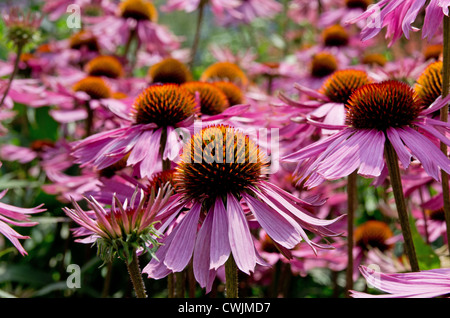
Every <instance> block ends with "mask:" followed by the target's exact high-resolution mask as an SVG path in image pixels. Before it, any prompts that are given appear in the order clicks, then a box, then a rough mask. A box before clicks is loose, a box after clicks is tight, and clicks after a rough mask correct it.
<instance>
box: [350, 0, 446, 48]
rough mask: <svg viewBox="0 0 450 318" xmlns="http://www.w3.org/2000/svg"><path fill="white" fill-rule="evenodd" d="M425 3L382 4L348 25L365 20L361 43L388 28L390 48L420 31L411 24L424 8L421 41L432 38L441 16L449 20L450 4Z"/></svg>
mask: <svg viewBox="0 0 450 318" xmlns="http://www.w3.org/2000/svg"><path fill="white" fill-rule="evenodd" d="M427 3H428V2H427V1H425V0H419V1H417V0H407V1H404V0H381V1H379V2H378V3H376V4H374V5H372V6H370V7H368V8H367V10H366V11H365V12H364V13H363V14H361V15H360V16H359V17H356V18H353V19H351V20H349V21H347V22H348V23H356V22H358V21H361V20H367V25H366V26H365V27H364V28H363V29H362V31H361V38H362V40H363V41H365V40H368V39H370V38H373V37H374V36H376V35H377V34H378V33H379V32H380V31H381V29H382V28H384V27H387V30H386V38H391V41H390V43H389V45H392V44H393V43H394V42H395V41H397V40H398V39H399V38H401V36H402V35H403V34H404V35H405V37H406V38H407V39H409V33H410V32H411V31H414V32H415V31H418V30H419V28H417V27H414V26H412V24H413V23H414V22H415V21H416V19H417V17H418V15H419V13H421V12H422V10H423V8H424V7H425V6H426V9H425V19H424V21H423V29H422V38H432V37H433V35H434V34H435V33H436V32H437V31H438V29H439V27H440V25H441V23H442V20H443V17H444V15H446V16H448V7H449V5H450V1H448V0H432V1H430V2H429V3H428V4H427Z"/></svg>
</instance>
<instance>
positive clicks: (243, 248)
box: [227, 194, 256, 275]
mask: <svg viewBox="0 0 450 318" xmlns="http://www.w3.org/2000/svg"><path fill="white" fill-rule="evenodd" d="M227 216H228V237H229V240H230V247H231V252H232V253H233V257H234V260H235V261H236V265H237V267H238V268H239V269H240V270H241V271H243V272H244V273H246V274H247V275H250V272H253V271H254V269H255V266H256V256H255V249H254V246H253V240H252V237H251V234H250V229H249V227H248V223H247V220H246V218H245V215H244V211H243V210H242V207H241V205H240V203H239V202H238V201H237V200H236V198H235V197H234V196H233V195H231V194H227Z"/></svg>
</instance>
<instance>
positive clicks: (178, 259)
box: [164, 203, 202, 272]
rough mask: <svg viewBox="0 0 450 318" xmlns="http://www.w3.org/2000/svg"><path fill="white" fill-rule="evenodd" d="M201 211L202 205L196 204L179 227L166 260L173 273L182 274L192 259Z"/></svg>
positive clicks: (165, 262)
mask: <svg viewBox="0 0 450 318" xmlns="http://www.w3.org/2000/svg"><path fill="white" fill-rule="evenodd" d="M201 209H202V205H201V204H200V203H195V204H194V205H193V206H192V208H191V209H190V210H189V212H187V213H186V215H185V216H184V218H183V219H182V220H181V222H180V224H178V226H177V229H176V233H175V235H174V238H173V240H172V242H171V244H170V246H169V249H168V250H167V254H166V257H165V259H164V264H165V265H166V266H167V268H169V269H170V270H172V271H173V272H181V271H182V270H183V269H184V268H185V267H186V266H187V264H188V263H189V261H190V259H191V257H192V252H193V251H194V245H195V237H196V235H197V226H198V219H199V216H200V211H201Z"/></svg>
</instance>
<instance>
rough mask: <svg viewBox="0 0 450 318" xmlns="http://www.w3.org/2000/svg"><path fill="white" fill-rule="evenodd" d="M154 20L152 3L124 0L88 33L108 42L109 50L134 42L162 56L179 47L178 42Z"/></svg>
mask: <svg viewBox="0 0 450 318" xmlns="http://www.w3.org/2000/svg"><path fill="white" fill-rule="evenodd" d="M157 21H158V10H157V8H156V6H155V4H154V3H153V2H152V1H150V0H124V1H121V2H120V3H119V4H118V6H117V8H116V12H115V14H113V15H106V16H104V17H102V19H101V20H98V21H97V23H95V24H93V25H92V26H90V28H89V30H91V31H92V32H93V33H94V35H96V36H98V37H103V38H105V39H106V40H108V41H109V42H110V44H109V47H117V46H119V45H125V47H127V46H129V44H130V43H131V42H132V41H134V40H137V41H138V46H139V45H141V48H142V49H144V50H146V51H148V52H152V53H157V54H160V55H162V56H164V55H166V54H167V53H168V52H170V51H172V50H175V49H177V48H178V47H179V41H180V39H179V38H178V37H177V36H175V35H174V34H173V33H172V32H171V31H170V30H169V29H168V28H167V27H166V26H164V25H161V24H159V23H158V22H157ZM127 43H128V45H127ZM126 50H127V49H126Z"/></svg>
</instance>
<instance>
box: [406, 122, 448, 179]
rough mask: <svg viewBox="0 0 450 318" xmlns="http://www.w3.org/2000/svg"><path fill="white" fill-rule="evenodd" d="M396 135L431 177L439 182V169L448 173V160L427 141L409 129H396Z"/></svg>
mask: <svg viewBox="0 0 450 318" xmlns="http://www.w3.org/2000/svg"><path fill="white" fill-rule="evenodd" d="M398 133H399V136H400V138H401V139H402V140H403V141H404V142H405V144H406V145H407V146H408V148H409V149H411V153H412V154H413V155H414V156H415V157H416V158H417V159H418V160H419V161H420V163H421V164H422V166H423V168H424V169H425V171H426V172H427V173H428V174H429V175H430V176H431V177H433V178H434V179H435V180H440V176H439V171H440V169H442V170H444V171H445V172H447V173H450V160H449V159H448V158H447V156H445V155H444V154H443V153H442V151H441V150H440V149H439V148H438V147H436V146H435V145H434V144H433V143H432V142H431V141H430V140H429V139H427V138H426V137H424V136H423V135H422V134H421V133H419V132H417V131H416V130H414V129H412V128H410V127H404V129H398ZM439 168H440V169H439Z"/></svg>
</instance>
